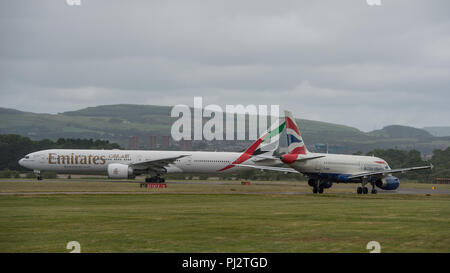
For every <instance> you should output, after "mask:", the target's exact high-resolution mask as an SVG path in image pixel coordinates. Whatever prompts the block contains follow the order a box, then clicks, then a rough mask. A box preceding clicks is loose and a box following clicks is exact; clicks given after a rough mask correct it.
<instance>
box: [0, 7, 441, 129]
mask: <svg viewBox="0 0 450 273" xmlns="http://www.w3.org/2000/svg"><path fill="white" fill-rule="evenodd" d="M81 1H82V5H81V6H80V7H70V6H68V5H66V4H65V1H64V0H58V1H56V0H55V1H25V0H18V1H2V2H1V3H0V14H1V17H0V36H1V37H2V43H0V99H1V103H0V106H3V107H16V108H19V109H23V110H33V111H39V112H43V111H46V112H58V111H63V110H71V109H77V108H81V107H85V106H92V105H97V104H107V103H151V104H178V103H190V104H192V101H193V96H194V95H202V96H204V98H205V101H206V102H207V103H217V104H223V103H228V104H239V103H242V104H244V103H247V104H248V103H253V104H271V103H276V104H280V105H281V106H283V107H288V108H290V109H293V111H294V113H295V114H297V115H299V116H300V115H301V116H302V117H304V118H317V119H320V120H324V121H332V122H338V123H343V124H348V125H353V126H356V127H358V128H361V129H364V130H372V129H373V126H378V127H380V126H383V125H388V124H391V123H403V124H408V125H414V126H418V127H420V126H426V125H450V120H449V119H448V118H447V117H448V116H449V115H450V110H448V107H445V103H443V102H445V101H448V100H449V99H450V95H449V91H450V90H449V86H450V77H449V76H450V54H449V51H448V48H449V47H450V39H449V38H448V37H450V35H449V34H450V16H449V15H448V10H450V2H448V1H446V0H442V1H439V0H434V1H420V0H416V1H407V0H396V1H393V0H382V3H383V5H382V6H381V7H369V6H368V5H367V4H366V3H365V0H353V1H256V0H255V1H100V0H95V1H93V0H81ZM30 97H33V100H34V101H33V103H31V102H30V101H29V98H30ZM64 107H67V108H68V109H64ZM412 109H415V110H412ZM355 112H358V113H360V114H359V115H358V117H357V118H356V117H355V115H354V113H355ZM412 112H413V113H412Z"/></svg>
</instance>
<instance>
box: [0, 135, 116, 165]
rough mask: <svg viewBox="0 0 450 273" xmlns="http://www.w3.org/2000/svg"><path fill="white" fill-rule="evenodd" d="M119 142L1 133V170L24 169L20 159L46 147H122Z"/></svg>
mask: <svg viewBox="0 0 450 273" xmlns="http://www.w3.org/2000/svg"><path fill="white" fill-rule="evenodd" d="M120 148H121V147H120V145H119V144H117V143H110V142H109V141H108V140H93V139H71V138H60V139H58V140H57V141H52V140H50V139H43V140H31V139H30V138H28V137H24V136H21V135H15V134H5V135H0V170H3V169H9V170H16V171H22V170H24V168H23V167H21V166H20V165H19V164H18V161H19V160H20V159H21V158H23V157H24V156H25V155H27V154H29V153H32V152H36V151H39V150H45V149H120Z"/></svg>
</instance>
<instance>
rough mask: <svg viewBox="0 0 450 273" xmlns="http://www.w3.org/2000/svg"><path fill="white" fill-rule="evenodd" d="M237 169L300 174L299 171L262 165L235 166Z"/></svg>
mask: <svg viewBox="0 0 450 273" xmlns="http://www.w3.org/2000/svg"><path fill="white" fill-rule="evenodd" d="M233 165H234V166H236V167H246V168H254V169H258V170H262V171H266V170H267V171H277V172H284V173H299V172H298V171H296V170H294V169H292V168H282V167H271V166H261V165H244V164H233Z"/></svg>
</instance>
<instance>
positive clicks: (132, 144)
mask: <svg viewBox="0 0 450 273" xmlns="http://www.w3.org/2000/svg"><path fill="white" fill-rule="evenodd" d="M138 148H139V138H138V137H137V136H132V137H130V139H129V140H128V149H129V150H137V149H138Z"/></svg>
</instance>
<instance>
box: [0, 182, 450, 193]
mask: <svg viewBox="0 0 450 273" xmlns="http://www.w3.org/2000/svg"><path fill="white" fill-rule="evenodd" d="M3 182H17V184H20V183H22V182H28V183H30V182H32V183H33V185H39V184H35V183H41V182H36V181H35V180H31V179H11V180H9V179H5V180H0V196H8V195H58V194H62V195H107V194H109V195H111V194H121V195H125V194H129V195H142V194H152V195H154V194H210V195H221V194H225V195H236V194H241V195H306V194H312V192H311V188H310V187H309V186H305V185H304V184H301V185H304V187H298V190H297V189H296V190H295V191H293V190H292V185H293V184H296V182H256V181H255V182H252V184H251V186H248V187H250V188H246V190H245V191H243V190H235V189H233V190H232V191H230V190H228V191H225V190H219V191H214V190H215V187H214V186H234V187H237V186H240V185H241V184H240V182H238V181H203V182H200V181H171V182H166V184H167V187H171V185H173V186H177V185H178V186H180V185H186V186H188V185H195V186H196V187H197V188H196V190H194V191H192V190H189V191H186V190H185V189H186V188H184V189H183V188H182V189H179V190H178V189H177V188H175V189H173V188H172V189H171V190H170V191H166V190H165V189H157V190H152V189H151V190H147V191H145V189H142V191H137V190H134V191H133V190H128V188H127V190H110V191H108V190H98V189H97V190H92V189H89V186H88V185H86V184H89V183H113V184H116V185H117V183H134V184H139V183H142V182H141V181H114V180H95V181H85V180H71V181H68V180H64V181H58V180H53V181H52V180H47V182H50V183H58V182H60V183H61V184H65V183H67V182H75V184H77V182H81V183H84V184H85V185H86V190H85V189H84V188H82V189H70V190H67V189H61V190H57V191H54V190H53V189H52V190H50V189H49V190H48V191H47V190H45V189H40V190H38V191H33V190H30V189H26V190H23V189H17V191H14V190H4V189H2V187H1V186H2V184H3ZM5 184H6V183H5ZM128 185H129V184H128ZM201 185H205V186H208V188H205V189H204V190H203V189H202V187H201ZM297 185H298V183H297ZM199 186H200V187H199ZM211 186H212V188H211ZM264 186H272V188H270V189H268V188H264ZM356 186H357V185H356V184H335V185H333V188H335V189H336V188H338V189H339V190H341V191H343V192H329V191H328V192H327V190H325V193H324V194H327V193H329V194H356ZM446 186H447V185H446ZM136 187H138V186H137V185H136ZM252 187H258V190H256V188H253V189H255V190H254V191H253V190H252ZM273 187H275V189H274V188H273ZM421 187H425V185H424V184H422V185H421ZM426 187H427V188H418V187H411V186H410V187H408V184H406V185H403V187H402V185H400V188H399V189H397V190H395V191H385V190H380V189H378V194H412V195H435V194H439V195H447V194H448V195H450V188H449V187H448V186H447V187H442V188H440V186H438V187H437V188H436V189H434V190H433V189H432V186H431V185H430V184H426ZM283 188H286V189H285V190H283ZM133 189H134V188H133ZM369 195H370V194H369Z"/></svg>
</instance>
